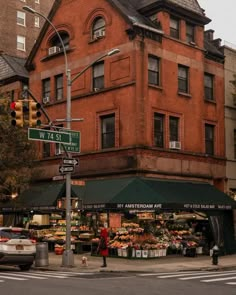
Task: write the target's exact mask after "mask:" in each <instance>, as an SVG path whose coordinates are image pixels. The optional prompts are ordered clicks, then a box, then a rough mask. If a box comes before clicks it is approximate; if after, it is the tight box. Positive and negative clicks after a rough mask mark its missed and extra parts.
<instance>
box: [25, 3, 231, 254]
mask: <svg viewBox="0 0 236 295" xmlns="http://www.w3.org/2000/svg"><path fill="white" fill-rule="evenodd" d="M50 20H51V21H52V22H53V24H54V25H55V27H56V28H57V30H58V31H59V33H60V36H61V38H62V40H63V41H64V46H65V48H66V52H67V57H68V67H69V69H71V72H72V78H73V77H75V75H76V74H78V73H79V72H80V71H81V70H83V69H84V68H85V67H86V66H88V65H89V64H90V63H93V61H94V60H96V59H97V58H98V57H99V56H101V55H103V54H104V53H106V52H108V51H109V50H111V49H113V48H119V49H120V53H119V54H116V55H114V56H110V57H106V58H105V59H102V60H100V61H99V62H97V63H95V64H93V65H92V66H91V67H90V68H89V69H88V70H87V71H86V72H85V73H84V74H83V75H81V77H79V78H78V79H77V80H76V81H74V82H73V84H72V114H71V115H72V118H83V122H72V124H71V129H72V130H80V132H81V153H80V155H79V160H80V162H79V167H78V169H77V170H76V172H75V173H74V174H73V175H72V177H73V178H74V180H75V181H76V180H78V179H83V180H86V186H87V188H86V190H85V191H86V194H88V195H86V201H87V202H88V200H89V201H91V204H88V206H91V207H88V208H99V205H97V204H100V203H102V201H101V199H102V200H104V197H105V196H104V194H105V192H108V184H107V183H108V182H109V181H113V180H114V182H116V185H117V187H116V189H115V184H114V183H113V185H112V184H111V182H109V185H110V186H109V188H110V189H112V192H111V191H109V192H108V193H109V194H110V195H112V193H114V194H113V195H116V197H117V196H118V197H117V198H114V199H113V201H114V200H116V204H113V203H112V205H114V206H118V205H119V206H120V207H119V206H118V207H116V208H123V207H122V206H123V205H124V204H127V203H130V204H133V205H131V207H130V208H136V207H135V206H136V205H137V206H138V207H137V208H142V206H143V205H142V204H143V203H147V204H148V203H155V204H156V205H158V206H159V207H158V208H161V209H163V208H166V209H168V208H169V209H170V208H171V207H172V206H176V208H181V209H185V210H191V209H202V210H206V211H207V213H208V214H209V216H216V217H217V218H218V216H221V217H222V218H223V219H224V226H225V232H224V235H225V236H227V239H226V238H225V243H226V244H225V247H226V248H227V251H228V252H233V251H235V248H234V247H235V245H234V240H233V237H232V231H233V223H232V210H231V209H232V206H233V205H232V204H233V201H231V200H230V198H228V197H227V196H226V195H225V194H224V193H221V192H224V191H226V157H225V156H226V153H225V122H224V55H223V54H222V53H221V51H220V50H219V49H218V47H217V44H216V43H217V41H218V40H214V39H213V38H212V34H211V33H212V32H211V31H208V32H206V33H205V36H204V26H205V25H206V24H208V23H209V22H210V19H208V18H207V17H206V16H205V14H204V12H203V10H202V9H201V7H200V6H199V4H198V2H197V1H195V0H191V1H190V0H189V1H188V4H186V1H185V0H182V1H181V0H178V1H176V0H172V1H151V0H146V1H139V0H131V1H129V2H127V1H125V0H107V1H105V0H90V1H89V4H88V5H86V4H84V5H81V2H80V1H75V0H71V1H68V0H62V1H57V2H56V3H55V4H54V6H53V8H52V11H51V14H50ZM26 66H27V69H28V70H29V71H30V83H29V85H30V89H31V91H32V92H33V93H37V96H38V99H39V100H40V101H41V102H42V104H43V105H44V108H45V109H46V111H47V112H48V114H49V116H50V118H51V120H52V121H54V120H56V119H62V118H65V117H66V103H67V99H66V75H65V59H64V56H63V50H62V46H61V44H60V40H59V39H58V36H57V35H56V34H55V31H54V30H53V29H52V28H51V26H49V24H48V23H46V24H45V26H44V27H43V30H42V31H41V34H40V35H39V38H38V40H37V42H36V44H35V46H34V47H33V49H32V51H31V54H30V56H29V58H28V60H27V63H26ZM63 126H64V127H65V126H66V125H65V124H64V125H63ZM40 149H41V152H42V158H43V160H42V162H41V163H40V165H41V168H45V173H44V180H49V179H51V178H52V177H53V176H55V175H58V174H59V173H58V166H59V164H60V163H61V155H59V156H58V154H60V152H61V150H60V148H59V146H58V144H55V145H52V144H49V143H45V142H44V143H41V144H40ZM131 176H132V177H137V179H138V180H135V181H133V180H130V181H127V179H128V177H131ZM143 178H145V179H146V178H148V179H149V180H150V179H151V180H152V181H150V182H149V180H148V181H147V182H145V181H146V180H145V181H143ZM123 179H124V181H123ZM93 181H95V183H94V188H95V187H96V190H95V189H92V188H91V187H92V185H91V187H90V186H89V183H93ZM144 183H145V184H144ZM132 184H133V186H132ZM134 185H135V186H136V187H134ZM124 186H125V187H129V189H130V190H129V189H127V191H126V192H125V193H124V194H123V195H122V194H121V193H120V191H121V188H122V187H124ZM150 186H151V187H152V190H149V189H148V188H150ZM118 188H119V189H118ZM138 188H139V189H138ZM216 188H217V189H218V190H217V189H216ZM154 189H155V192H156V195H155V194H154V196H155V197H151V195H152V193H153V190H154ZM160 190H161V193H159V192H160ZM220 191H221V192H220ZM89 192H91V195H89ZM186 192H188V193H186ZM99 196H103V198H101V199H99ZM137 196H139V198H138V197H137ZM152 196H153V195H152ZM184 196H185V198H184ZM92 198H93V200H92ZM155 198H156V199H155ZM220 200H221V201H220ZM108 201H109V200H108ZM110 202H111V201H110ZM114 202H115V201H114ZM224 202H225V203H224ZM108 203H109V202H108ZM117 203H119V204H117ZM134 203H135V204H134ZM85 204H86V203H85ZM140 204H141V205H140ZM93 205H96V207H95V206H94V207H93ZM168 206H169V207H168ZM101 208H105V205H104V204H102V205H101ZM212 209H214V210H212ZM227 209H230V210H227ZM226 224H227V226H226Z"/></svg>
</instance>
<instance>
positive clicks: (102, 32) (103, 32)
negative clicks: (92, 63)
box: [94, 30, 105, 39]
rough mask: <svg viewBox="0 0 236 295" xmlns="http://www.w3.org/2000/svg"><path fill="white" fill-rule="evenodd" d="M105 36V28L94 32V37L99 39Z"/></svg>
mask: <svg viewBox="0 0 236 295" xmlns="http://www.w3.org/2000/svg"><path fill="white" fill-rule="evenodd" d="M103 36H105V30H99V31H97V32H95V33H94V38H95V39H97V38H101V37H103Z"/></svg>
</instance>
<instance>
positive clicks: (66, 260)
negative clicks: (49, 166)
mask: <svg viewBox="0 0 236 295" xmlns="http://www.w3.org/2000/svg"><path fill="white" fill-rule="evenodd" d="M23 9H24V10H25V11H28V12H30V13H32V14H37V15H39V16H41V17H42V18H44V19H45V21H46V22H48V23H49V24H50V25H51V27H52V28H53V29H54V31H55V33H56V34H57V36H58V39H59V41H60V43H61V46H62V50H63V53H64V57H65V73H66V80H67V83H66V85H67V100H66V119H65V120H64V121H65V122H66V128H67V129H68V130H70V128H71V121H73V119H72V118H71V86H72V83H73V82H74V81H75V80H76V79H77V78H79V77H80V76H81V75H82V74H83V73H84V72H85V71H86V70H87V69H89V68H90V67H92V66H93V65H94V64H96V63H97V62H98V61H99V60H101V59H103V58H105V57H107V56H111V55H113V54H116V53H118V52H120V50H119V49H118V48H115V49H112V50H110V51H108V52H106V53H105V54H103V55H102V56H100V57H98V58H97V59H96V60H94V61H93V62H91V63H90V64H89V65H88V66H87V67H85V68H84V69H83V70H82V71H81V72H79V73H78V74H77V75H76V76H74V77H73V78H72V79H71V70H70V69H69V67H68V58H67V53H66V48H65V46H64V42H63V40H62V38H61V36H60V34H59V32H58V30H57V28H56V27H55V26H54V24H53V23H52V22H51V21H50V20H49V19H48V18H47V17H46V16H45V15H43V14H42V13H40V12H38V11H36V10H35V9H33V8H31V7H29V6H23ZM75 120H76V119H75ZM68 157H71V155H70V154H68ZM62 266H65V267H72V266H74V257H73V251H72V250H71V173H66V249H65V251H64V252H63V257H62Z"/></svg>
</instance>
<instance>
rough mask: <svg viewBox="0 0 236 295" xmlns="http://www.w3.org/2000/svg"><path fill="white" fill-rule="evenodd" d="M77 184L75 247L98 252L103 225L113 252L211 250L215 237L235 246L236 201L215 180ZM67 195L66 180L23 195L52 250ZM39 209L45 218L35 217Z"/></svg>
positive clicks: (61, 238)
mask: <svg viewBox="0 0 236 295" xmlns="http://www.w3.org/2000/svg"><path fill="white" fill-rule="evenodd" d="M78 184H79V185H76V182H73V183H72V193H71V196H72V209H73V210H72V212H71V241H72V248H73V249H74V251H75V253H81V252H83V251H90V250H91V251H92V254H94V253H95V250H96V248H97V243H98V239H99V231H100V229H101V227H102V226H107V227H108V228H109V231H110V243H109V251H110V255H113V256H124V257H135V258H139V257H143V258H149V257H159V256H164V255H170V254H183V255H189V256H194V255H195V254H207V255H208V254H209V250H210V248H211V247H212V245H213V244H215V243H216V244H217V245H219V247H220V248H221V250H222V253H227V254H229V253H235V252H236V246H235V239H234V228H233V208H235V201H233V200H232V199H231V198H229V197H228V196H227V195H226V194H224V193H222V192H221V191H219V190H217V189H216V188H215V187H213V186H211V185H210V184H207V183H196V182H182V181H170V180H168V181H167V180H158V179H153V178H144V177H126V178H116V179H104V180H101V179H99V180H88V181H86V184H85V185H83V186H81V185H80V184H81V182H78ZM64 200H65V183H63V182H53V183H50V184H49V183H48V184H44V185H42V184H37V185H35V187H32V188H30V190H29V191H28V192H25V193H24V194H23V196H21V197H20V198H19V200H18V205H19V207H18V208H19V210H21V212H22V211H24V214H26V213H27V214H29V213H30V214H31V213H32V216H31V217H32V218H31V222H30V224H29V226H30V228H32V229H34V231H35V235H36V237H37V238H38V239H39V240H40V241H47V242H48V243H49V248H50V250H52V251H53V250H54V248H55V246H58V245H59V246H60V247H63V245H64V243H65V232H66V223H65V207H64V205H63V203H64ZM81 200H82V201H83V206H82V205H81V202H80V201H81ZM22 213H23V212H22ZM40 215H41V216H42V219H43V218H44V224H42V223H41V222H40V221H38V220H40V219H37V221H36V219H35V217H36V216H37V218H38V217H39V216H40ZM45 216H47V218H45ZM42 219H41V220H42ZM46 223H47V224H46ZM193 249H194V250H193ZM136 251H137V252H136Z"/></svg>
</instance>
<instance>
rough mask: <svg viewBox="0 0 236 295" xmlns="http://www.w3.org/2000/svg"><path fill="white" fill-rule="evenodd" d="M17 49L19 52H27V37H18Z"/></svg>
mask: <svg viewBox="0 0 236 295" xmlns="http://www.w3.org/2000/svg"><path fill="white" fill-rule="evenodd" d="M16 48H17V49H18V50H22V51H25V37H24V36H17V45H16Z"/></svg>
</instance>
